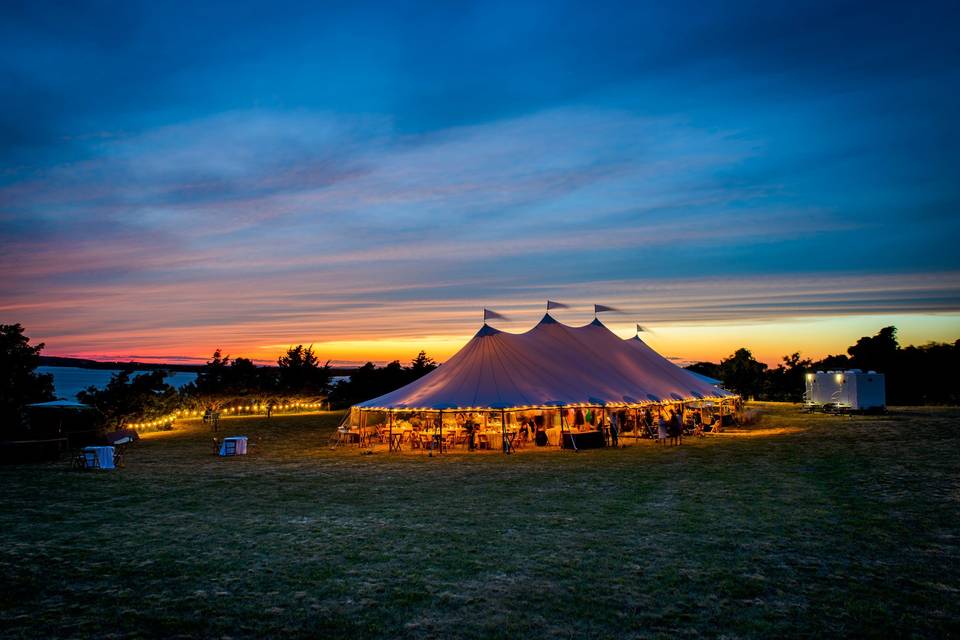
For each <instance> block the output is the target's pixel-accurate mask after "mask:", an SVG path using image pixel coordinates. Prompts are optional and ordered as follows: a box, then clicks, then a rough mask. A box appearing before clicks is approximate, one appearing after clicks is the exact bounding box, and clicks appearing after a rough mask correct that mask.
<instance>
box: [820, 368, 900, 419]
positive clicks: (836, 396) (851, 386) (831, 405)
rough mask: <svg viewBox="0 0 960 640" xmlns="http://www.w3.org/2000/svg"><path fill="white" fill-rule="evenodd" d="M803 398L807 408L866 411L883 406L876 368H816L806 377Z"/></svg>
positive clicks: (881, 380) (882, 385)
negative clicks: (841, 369)
mask: <svg viewBox="0 0 960 640" xmlns="http://www.w3.org/2000/svg"><path fill="white" fill-rule="evenodd" d="M804 400H805V403H806V405H807V406H808V407H810V408H814V409H817V408H822V409H837V410H842V411H870V410H880V409H884V408H885V407H886V404H887V401H886V386H885V381H884V378H883V374H882V373H877V372H876V371H867V372H864V371H861V370H860V369H850V370H848V371H817V372H816V373H808V374H807V376H806V393H804Z"/></svg>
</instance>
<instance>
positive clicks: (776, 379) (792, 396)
mask: <svg viewBox="0 0 960 640" xmlns="http://www.w3.org/2000/svg"><path fill="white" fill-rule="evenodd" d="M810 364H811V361H810V360H809V359H805V358H801V357H800V354H799V353H798V352H794V353H792V354H790V355H788V356H783V363H782V364H780V365H778V366H777V368H776V369H773V370H771V371H767V375H766V381H765V388H764V394H763V395H764V398H765V399H767V400H780V401H785V402H800V401H801V400H802V399H803V391H804V389H805V386H806V385H805V383H804V380H803V376H804V374H805V373H806V371H807V369H809V368H810Z"/></svg>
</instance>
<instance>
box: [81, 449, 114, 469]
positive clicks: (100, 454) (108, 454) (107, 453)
mask: <svg viewBox="0 0 960 640" xmlns="http://www.w3.org/2000/svg"><path fill="white" fill-rule="evenodd" d="M83 451H84V453H87V452H93V453H94V454H96V456H97V462H99V463H100V468H101V469H116V467H114V466H113V447H84V448H83Z"/></svg>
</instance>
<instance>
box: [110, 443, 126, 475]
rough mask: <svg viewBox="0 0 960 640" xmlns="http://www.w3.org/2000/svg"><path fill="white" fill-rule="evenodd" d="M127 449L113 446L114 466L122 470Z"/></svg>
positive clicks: (120, 445)
mask: <svg viewBox="0 0 960 640" xmlns="http://www.w3.org/2000/svg"><path fill="white" fill-rule="evenodd" d="M126 453H127V447H126V446H125V445H122V444H119V445H116V444H115V445H113V466H114V467H116V468H118V469H119V468H120V467H122V466H123V459H124V457H125V456H126Z"/></svg>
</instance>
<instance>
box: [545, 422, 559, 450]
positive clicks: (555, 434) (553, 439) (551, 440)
mask: <svg viewBox="0 0 960 640" xmlns="http://www.w3.org/2000/svg"><path fill="white" fill-rule="evenodd" d="M544 431H546V432H547V444H549V445H552V446H554V447H559V446H560V427H550V428H549V429H544Z"/></svg>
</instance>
